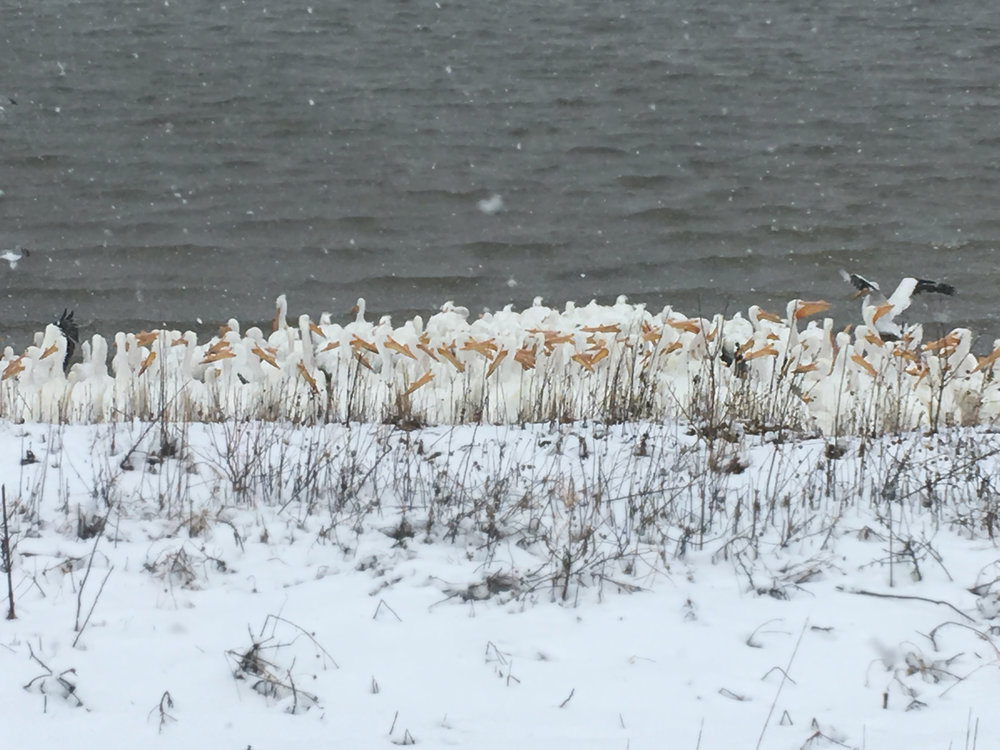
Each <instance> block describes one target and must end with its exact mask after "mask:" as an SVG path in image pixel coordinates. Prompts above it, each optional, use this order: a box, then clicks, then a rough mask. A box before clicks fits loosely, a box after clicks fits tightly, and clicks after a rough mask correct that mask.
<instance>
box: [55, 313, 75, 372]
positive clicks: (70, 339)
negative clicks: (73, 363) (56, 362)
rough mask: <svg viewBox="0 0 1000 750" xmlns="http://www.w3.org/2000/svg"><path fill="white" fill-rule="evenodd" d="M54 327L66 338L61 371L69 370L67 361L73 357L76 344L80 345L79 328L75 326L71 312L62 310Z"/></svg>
mask: <svg viewBox="0 0 1000 750" xmlns="http://www.w3.org/2000/svg"><path fill="white" fill-rule="evenodd" d="M56 326H57V327H58V328H59V330H60V331H62V333H63V336H65V337H66V356H65V357H64V358H63V370H64V371H65V370H67V369H69V359H70V357H72V356H73V352H75V351H76V347H77V344H79V343H80V328H79V327H78V326H77V324H76V321H74V320H73V311H72V310H66V309H64V310H63V312H62V315H60V316H59V320H57V321H56Z"/></svg>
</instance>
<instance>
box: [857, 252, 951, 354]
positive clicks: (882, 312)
mask: <svg viewBox="0 0 1000 750" xmlns="http://www.w3.org/2000/svg"><path fill="white" fill-rule="evenodd" d="M840 275H841V276H842V277H843V278H844V281H847V282H849V283H850V284H851V285H852V286H853V287H854V288H855V289H857V290H858V293H857V295H855V296H858V297H860V296H861V295H864V296H865V298H864V301H862V303H861V315H862V317H863V318H864V319H865V322H869V319H870V321H871V322H872V323H874V325H875V330H876V331H877V332H878V334H879V335H880V336H881V337H882V338H883V339H885V340H886V341H896V340H898V339H899V338H900V337H902V335H903V332H902V329H901V328H900V325H899V323H897V322H896V318H897V317H898V316H899V315H901V314H902V313H903V312H904V311H905V310H906V309H907V308H909V306H910V305H911V304H912V303H913V297H914V295H916V294H923V293H924V292H932V293H934V294H947V295H949V296H950V295H953V294H955V287H953V286H952V285H951V284H945V283H943V282H940V281H929V280H927V279H917V278H914V277H913V276H907V277H906V278H905V279H903V280H902V281H900V282H899V286H897V287H896V291H894V292H893V293H892V294H891V295H889V297H888V298H887V297H886V296H885V294H884V293H883V292H882V289H881V287H879V285H878V284H877V283H876V282H874V281H870V280H868V279H866V278H865V277H864V276H861V275H860V274H856V273H848V272H847V271H845V270H843V269H841V270H840Z"/></svg>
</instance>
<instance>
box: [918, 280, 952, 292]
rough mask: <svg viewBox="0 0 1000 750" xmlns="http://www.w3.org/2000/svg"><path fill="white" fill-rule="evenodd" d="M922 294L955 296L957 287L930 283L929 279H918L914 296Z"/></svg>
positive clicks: (938, 282) (936, 282)
mask: <svg viewBox="0 0 1000 750" xmlns="http://www.w3.org/2000/svg"><path fill="white" fill-rule="evenodd" d="M921 292H934V293H935V294H949V295H950V294H954V293H955V287H953V286H952V285H951V284H945V283H943V282H940V281H928V280H927V279H917V285H916V286H915V287H914V288H913V293H914V294H920V293H921Z"/></svg>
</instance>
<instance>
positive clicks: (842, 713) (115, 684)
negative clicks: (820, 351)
mask: <svg viewBox="0 0 1000 750" xmlns="http://www.w3.org/2000/svg"><path fill="white" fill-rule="evenodd" d="M689 432H691V433H692V434H688V433H689ZM787 438H788V436H787V435H781V434H776V433H768V434H764V435H744V434H738V433H737V432H735V431H732V430H727V429H717V430H712V431H706V430H704V429H703V430H700V431H699V432H697V433H695V432H694V431H688V430H686V429H685V428H684V427H681V426H677V425H654V424H635V423H633V424H628V425H624V426H612V427H609V426H604V425H600V424H595V423H573V424H564V425H542V426H527V427H486V426H478V427H477V426H462V427H440V428H426V429H417V430H412V431H405V430H401V429H397V428H394V427H391V426H383V425H358V424H355V425H352V426H350V427H346V426H343V425H325V426H316V427H301V426H299V427H294V426H290V425H283V424H280V423H264V422H246V423H236V422H224V423H217V424H190V425H184V424H172V423H166V424H157V423H151V424H149V423H145V424H144V423H139V422H135V423H127V424H114V423H112V424H103V425H95V426H83V425H79V426H57V425H14V424H11V423H0V470H2V474H0V476H2V478H3V480H2V481H3V483H4V485H5V489H6V502H7V512H8V516H9V520H8V523H9V534H10V541H11V546H12V548H13V549H12V572H11V581H12V585H13V589H14V605H15V609H16V619H13V620H0V675H2V677H0V715H2V717H3V727H4V731H3V735H4V745H5V746H6V747H10V748H36V747H37V748H41V747H66V748H70V747H72V748H82V749H86V748H101V750H106V749H107V748H112V747H130V748H131V747H136V746H137V745H139V744H141V745H142V746H145V747H169V748H177V747H184V748H186V749H187V750H201V749H202V748H205V749H206V750H207V749H209V748H211V749H212V750H215V749H216V748H223V747H226V748H240V749H241V750H242V748H247V747H249V748H254V749H255V750H258V749H265V748H317V747H345V748H346V747H350V748H375V747H388V746H390V745H391V744H410V743H415V744H417V745H421V746H424V747H469V748H498V749H499V748H503V749H504V750H506V749H507V748H512V747H517V748H539V749H545V750H549V749H551V748H560V747H566V748H574V749H577V748H609V747H611V748H623V749H624V748H630V749H631V750H636V749H638V748H690V749H692V750H694V749H695V748H724V749H726V750H729V749H730V748H753V747H761V748H800V747H852V748H881V749H891V748H907V749H909V748H942V749H944V748H972V747H978V748H990V747H998V746H1000V745H998V744H997V742H998V740H997V739H996V738H997V737H998V736H1000V729H998V725H997V723H996V719H995V713H994V710H995V703H996V695H997V688H998V685H1000V669H998V667H1000V651H998V647H997V645H996V644H997V643H1000V629H998V622H1000V621H998V620H997V619H996V616H997V614H998V613H1000V555H998V552H997V547H996V544H995V541H994V535H995V534H996V533H997V531H998V529H1000V516H998V509H1000V495H998V488H997V486H996V477H997V475H998V474H997V468H998V461H997V456H998V455H1000V435H995V434H992V433H990V432H987V431H984V430H952V431H947V432H944V433H942V434H940V435H936V436H920V435H915V434H914V435H904V436H895V437H887V438H882V439H880V440H877V441H861V440H859V439H852V440H849V441H844V442H841V443H827V442H824V441H823V440H819V439H814V440H788V439H787ZM3 591H6V582H5V581H4V587H3ZM2 601H3V602H4V603H6V597H4V598H3V599H2ZM4 609H6V607H4Z"/></svg>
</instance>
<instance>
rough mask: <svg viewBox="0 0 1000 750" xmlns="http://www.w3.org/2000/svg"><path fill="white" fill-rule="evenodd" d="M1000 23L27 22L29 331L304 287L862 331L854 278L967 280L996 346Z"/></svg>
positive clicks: (907, 11) (899, 13)
mask: <svg viewBox="0 0 1000 750" xmlns="http://www.w3.org/2000/svg"><path fill="white" fill-rule="evenodd" d="M998 32H1000V14H998V13H997V12H996V11H995V10H993V9H991V8H990V6H989V4H988V3H977V2H973V1H972V0H959V1H958V2H952V3H924V4H921V5H920V6H919V7H913V6H912V4H910V3H895V4H894V3H888V2H887V3H872V2H868V1H867V0H864V1H863V0H854V1H844V2H838V1H834V2H830V1H828V0H824V1H822V2H821V1H820V0H813V2H811V3H787V2H783V1H781V0H770V1H765V2H746V1H745V0H739V1H737V0H719V1H718V2H712V3H705V2H693V0H691V1H687V0H666V1H664V0H628V1H625V2H616V3H606V2H597V1H596V0H590V1H585V2H575V3H569V2H551V3H541V4H539V3H535V2H528V1H527V0H509V1H508V2H503V3H479V2H471V1H470V0H462V1H460V2H448V1H447V0H440V2H437V3H435V2H429V1H424V0H409V1H406V0H397V1H395V2H386V1H384V0H375V1H373V2H367V3H357V2H355V3H345V2H320V1H319V0H312V4H309V2H297V1H295V0H291V1H290V2H283V3H278V4H275V6H274V7H270V6H268V7H267V9H266V10H265V9H264V7H263V5H262V4H260V3H255V2H254V3H251V2H223V3H201V2H198V3H195V2H183V1H177V0H169V1H168V2H161V3H157V4H155V5H154V4H146V3H141V4H128V5H123V4H122V3H119V2H115V1H113V0H88V1H87V2H79V1H77V0H44V1H43V2H32V3H29V2H22V3H19V4H11V3H8V4H7V5H6V6H5V9H4V12H3V24H2V30H0V39H2V42H3V45H2V48H3V66H2V70H3V75H2V77H0V93H2V94H4V95H6V96H8V97H11V98H13V99H14V100H16V104H10V103H6V104H3V107H4V112H3V113H0V139H2V151H0V189H2V190H3V196H2V197H0V245H2V247H3V248H9V247H13V246H15V245H22V246H25V247H28V248H30V249H32V251H33V252H32V254H31V256H30V257H28V258H25V259H24V260H23V261H22V262H21V263H20V264H19V265H18V267H17V268H16V269H8V268H7V267H6V264H0V321H3V327H4V330H3V335H4V339H5V340H7V341H11V342H14V341H16V340H19V339H21V338H24V337H25V336H26V334H27V332H28V331H31V330H35V329H37V328H38V327H39V326H40V325H41V324H42V323H43V322H46V321H48V320H49V319H51V318H52V316H53V315H55V314H57V313H58V312H60V311H61V310H62V308H63V307H72V308H75V309H76V311H77V317H78V318H79V319H81V320H82V321H83V322H84V329H85V330H84V332H85V333H87V332H91V331H99V332H113V331H114V330H116V329H119V328H131V329H138V328H141V327H144V326H145V327H148V326H150V325H159V324H162V323H166V324H168V325H171V326H177V327H182V328H186V327H195V324H196V322H197V321H198V320H200V321H202V324H203V329H207V328H208V327H209V326H212V325H214V324H216V323H217V322H219V321H221V320H224V319H226V318H228V317H230V316H235V317H238V318H239V319H241V320H243V321H246V322H251V321H253V322H256V321H263V320H267V319H269V317H270V315H271V309H272V306H271V304H272V300H273V298H274V296H275V295H277V294H278V293H280V292H288V294H289V299H290V303H291V309H292V311H293V312H296V313H297V312H299V311H308V312H312V313H318V312H320V311H322V310H330V311H332V312H337V313H340V312H344V313H346V311H347V309H348V308H349V307H350V306H351V305H352V304H353V302H354V300H355V298H357V297H358V296H365V297H366V298H367V300H368V307H369V309H370V310H372V311H374V312H375V313H376V314H379V313H395V314H396V315H397V316H402V315H404V314H408V313H411V312H414V311H420V312H427V311H429V310H431V309H433V308H435V307H436V306H437V305H439V304H440V303H441V302H443V301H444V300H447V299H454V300H456V301H458V302H459V303H461V304H465V305H467V306H469V307H470V308H472V309H473V310H476V309H481V308H482V307H484V306H486V307H499V306H502V305H503V304H505V303H507V302H513V303H515V304H516V305H518V306H523V305H526V304H530V302H531V299H532V298H533V297H534V296H536V295H543V296H544V297H545V298H546V300H547V301H549V302H551V303H555V304H561V303H562V302H563V301H565V300H566V299H576V300H580V301H586V300H588V299H590V298H591V297H597V298H599V299H601V300H609V299H613V298H614V297H615V296H616V295H618V294H621V293H624V294H628V295H629V297H630V299H632V300H633V301H645V302H648V303H649V304H650V306H657V307H659V306H661V305H663V304H666V303H670V304H673V305H674V306H675V307H676V308H678V309H681V310H683V311H686V312H691V313H694V312H699V311H700V312H703V313H710V312H715V311H722V310H727V311H730V312H732V311H735V310H737V309H739V308H745V307H746V306H747V305H748V304H750V303H752V302H754V301H756V302H764V303H768V304H771V305H772V306H773V307H775V308H777V307H779V303H783V302H784V300H786V299H788V298H790V297H792V296H796V295H801V296H805V297H825V298H827V299H830V300H832V301H836V302H837V303H838V305H837V310H836V313H837V316H838V318H840V319H842V320H843V322H844V323H847V322H852V321H854V320H855V319H856V318H858V317H859V315H858V310H857V308H856V307H855V305H854V303H851V302H848V301H847V298H848V296H849V290H848V289H846V288H845V287H844V285H843V282H842V281H841V280H840V278H839V276H838V275H837V269H838V268H839V267H841V266H845V267H848V268H850V269H852V270H860V271H865V272H868V273H869V274H870V275H871V276H873V277H874V278H879V279H883V280H885V281H886V282H887V283H895V280H896V279H897V278H898V277H900V276H902V275H906V274H912V273H917V274H921V275H924V276H928V277H931V278H942V279H945V280H947V281H949V282H951V283H952V284H954V285H955V286H956V287H958V289H959V295H958V296H956V297H955V298H953V299H949V300H943V301H936V302H935V303H934V304H933V305H932V306H931V309H930V311H929V313H928V314H929V315H930V316H931V317H932V318H934V319H939V320H941V321H942V325H946V324H947V325H950V324H959V323H962V324H971V325H972V326H973V327H974V328H976V329H977V330H980V331H982V332H983V333H984V334H986V338H987V339H992V337H993V336H1000V321H998V320H997V315H996V312H995V306H994V298H995V293H994V290H995V287H996V280H995V272H994V268H995V263H996V247H997V241H996V238H997V234H998V230H1000V215H998V212H997V199H996V195H997V190H996V184H995V183H996V180H997V174H998V172H997V167H998V161H1000V134H998V131H997V123H998V122H1000V117H998V115H1000V89H998V80H1000V75H998V74H1000V36H998ZM493 196H500V200H499V201H498V200H491V199H492V198H493ZM480 201H486V203H485V204H480ZM500 203H502V206H500V207H499V210H496V211H493V212H491V211H490V210H487V211H484V210H482V208H487V209H494V208H497V207H498V204H500Z"/></svg>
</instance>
